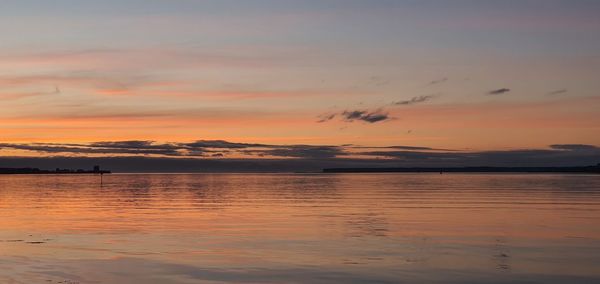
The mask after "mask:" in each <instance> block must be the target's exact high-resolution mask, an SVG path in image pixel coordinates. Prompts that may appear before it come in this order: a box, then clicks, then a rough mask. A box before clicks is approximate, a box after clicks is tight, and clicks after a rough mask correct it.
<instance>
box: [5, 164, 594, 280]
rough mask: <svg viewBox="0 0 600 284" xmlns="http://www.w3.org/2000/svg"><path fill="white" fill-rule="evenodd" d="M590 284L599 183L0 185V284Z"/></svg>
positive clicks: (274, 180) (370, 180) (262, 178)
mask: <svg viewBox="0 0 600 284" xmlns="http://www.w3.org/2000/svg"><path fill="white" fill-rule="evenodd" d="M484 282H485V283H591V282H596V283H600V175H568V174H565V175H562V174H556V175H555V174H515V175H512V174H443V175H440V174H113V175H105V176H104V177H103V179H102V181H101V180H100V177H99V176H93V175H39V176H31V175H23V176H10V175H4V176H0V283H484Z"/></svg>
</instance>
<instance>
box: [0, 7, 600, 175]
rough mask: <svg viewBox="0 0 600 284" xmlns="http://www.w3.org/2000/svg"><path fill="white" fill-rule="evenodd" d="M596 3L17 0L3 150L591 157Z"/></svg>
mask: <svg viewBox="0 0 600 284" xmlns="http://www.w3.org/2000/svg"><path fill="white" fill-rule="evenodd" d="M599 15H600V1H592V0H589V1H586V0H565V1H558V0H547V1H542V0H539V1H527V0H519V1H480V0H477V1H475V0H473V1H460V0H456V1H427V0H420V1H416V0H414V1H408V0H407V1H401V0H398V1H392V0H370V1H355V0H343V1H342V0H340V1H334V0H331V1H330V0H325V1H324V0H318V1H316V0H315V1H299V0H297V1H286V0H272V1H267V0H261V1H256V0H253V1H228V0H218V1H217V0H215V1H202V0H198V1H192V0H118V1H116V0H102V1H100V0H97V1H95V0H89V1H80V0H55V1H42V0H39V1H33V0H4V1H2V2H1V3H0V33H1V34H2V40H1V42H0V133H1V134H0V156H4V157H5V158H7V157H13V158H14V157H48V156H53V157H56V156H60V157H73V156H76V157H104V156H143V157H156V158H165V157H171V158H173V157H175V158H176V157H185V158H193V159H207V158H210V159H226V158H231V159H244V158H257V159H267V158H274V159H294V158H344V157H351V158H352V159H361V158H364V159H384V160H388V159H392V160H394V159H409V158H410V157H413V156H412V155H413V154H414V155H422V154H427V153H429V154H434V155H433V156H431V157H430V156H427V157H424V158H423V157H422V156H419V159H437V160H443V159H444V158H445V157H449V158H451V159H456V158H457V157H456V155H463V154H465V155H466V154H467V153H471V154H477V155H494V153H496V154H497V153H503V154H506V155H517V156H519V155H520V154H519V153H527V154H525V155H521V156H519V157H521V158H523V159H530V156H528V155H529V154H531V153H534V154H536V155H537V154H541V155H546V154H548V155H551V156H552V157H554V158H555V160H552V159H550V158H548V159H546V158H547V157H546V158H544V160H543V161H544V162H552V161H555V162H556V163H563V162H564V163H572V161H575V160H576V159H579V158H577V157H588V158H590V159H589V160H585V161H582V162H591V161H593V160H594V159H597V158H600V150H599V148H598V146H600V92H599V90H600V76H599V75H600V16H599ZM536 151H537V152H536ZM567 152H568V153H567ZM573 152H577V153H578V154H577V155H578V156H576V157H575V158H574V156H569V157H570V158H569V159H571V160H564V159H563V160H561V159H562V158H560V157H563V156H565V153H567V154H569V153H571V154H572V153H573ZM407 153H408V154H407ZM456 153H461V154H456ZM482 153H483V154H482ZM461 157H462V156H461ZM486 157H487V156H486ZM494 157H495V156H494ZM557 157H558V158H557ZM463 158H464V157H463ZM488 158H489V157H488ZM488 158H485V159H482V160H477V161H479V162H474V163H482V161H489V160H490V159H491V160H493V159H494V158H489V159H488ZM469 159H470V158H469ZM597 160H598V159H597ZM7 161H9V160H7V159H4V160H2V161H1V162H0V166H8V164H9V162H7ZM493 161H495V160H493ZM540 161H542V160H540ZM598 162H600V160H598Z"/></svg>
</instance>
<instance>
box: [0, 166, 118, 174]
mask: <svg viewBox="0 0 600 284" xmlns="http://www.w3.org/2000/svg"><path fill="white" fill-rule="evenodd" d="M110 173H111V171H107V170H100V168H99V167H94V169H93V170H82V169H78V170H72V169H59V168H57V169H55V170H41V169H38V168H0V175H64V174H110Z"/></svg>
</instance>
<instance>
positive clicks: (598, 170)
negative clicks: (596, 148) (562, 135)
mask: <svg viewBox="0 0 600 284" xmlns="http://www.w3.org/2000/svg"><path fill="white" fill-rule="evenodd" d="M323 173H595V174H600V164H598V165H595V166H581V167H404V168H402V167H398V168H326V169H323Z"/></svg>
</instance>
